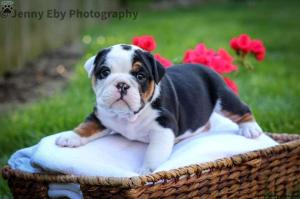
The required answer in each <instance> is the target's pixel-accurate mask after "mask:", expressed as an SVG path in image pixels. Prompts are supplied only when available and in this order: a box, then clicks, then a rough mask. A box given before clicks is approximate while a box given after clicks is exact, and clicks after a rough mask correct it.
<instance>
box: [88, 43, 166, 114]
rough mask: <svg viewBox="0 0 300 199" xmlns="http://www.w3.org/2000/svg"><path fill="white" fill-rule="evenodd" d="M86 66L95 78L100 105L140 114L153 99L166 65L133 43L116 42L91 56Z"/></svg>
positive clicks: (111, 109)
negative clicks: (116, 43) (163, 65)
mask: <svg viewBox="0 0 300 199" xmlns="http://www.w3.org/2000/svg"><path fill="white" fill-rule="evenodd" d="M85 68H86V70H87V71H88V73H89V76H90V77H91V78H92V85H93V89H94V92H95V94H96V101H97V106H99V107H102V108H105V109H107V110H110V111H112V112H114V113H117V114H124V113H125V114H126V113H129V114H137V113H138V112H139V111H141V110H142V109H143V107H144V106H145V105H146V104H147V103H149V102H151V100H152V97H153V94H154V92H155V89H156V86H157V84H158V82H159V81H160V79H161V78H162V77H163V75H164V72H165V71H164V68H163V67H162V66H161V65H160V64H159V63H158V62H157V61H155V59H154V58H153V56H152V55H151V54H150V53H148V52H145V51H143V50H142V49H140V48H138V47H137V46H133V45H124V44H120V45H115V46H112V47H110V48H106V49H104V50H102V51H100V52H99V53H98V54H97V55H96V56H95V57H92V58H90V59H89V60H88V61H87V62H86V64H85Z"/></svg>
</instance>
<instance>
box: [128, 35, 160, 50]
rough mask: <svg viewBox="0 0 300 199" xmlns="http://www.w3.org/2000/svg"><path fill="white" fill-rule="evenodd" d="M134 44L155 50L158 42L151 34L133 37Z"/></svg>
mask: <svg viewBox="0 0 300 199" xmlns="http://www.w3.org/2000/svg"><path fill="white" fill-rule="evenodd" d="M132 44H134V45H136V46H139V47H140V48H142V49H144V50H146V51H149V52H151V51H153V50H154V49H155V48H156V42H155V40H154V38H153V37H152V36H151V35H143V36H140V37H133V39H132Z"/></svg>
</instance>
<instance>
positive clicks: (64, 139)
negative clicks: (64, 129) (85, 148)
mask: <svg viewBox="0 0 300 199" xmlns="http://www.w3.org/2000/svg"><path fill="white" fill-rule="evenodd" d="M85 143H86V142H85V139H84V138H82V137H80V136H79V135H78V134H77V133H74V132H72V133H68V134H62V135H60V136H59V137H58V138H56V141H55V144H56V145H57V146H61V147H78V146H81V145H84V144H85Z"/></svg>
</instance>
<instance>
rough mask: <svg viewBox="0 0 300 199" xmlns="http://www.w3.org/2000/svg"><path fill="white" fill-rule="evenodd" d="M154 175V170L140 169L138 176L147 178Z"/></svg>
mask: <svg viewBox="0 0 300 199" xmlns="http://www.w3.org/2000/svg"><path fill="white" fill-rule="evenodd" d="M151 173H152V170H151V169H150V168H148V167H142V168H140V169H139V171H138V174H139V175H140V176H145V175H149V174H151Z"/></svg>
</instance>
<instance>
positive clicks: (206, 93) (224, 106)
mask: <svg viewBox="0 0 300 199" xmlns="http://www.w3.org/2000/svg"><path fill="white" fill-rule="evenodd" d="M85 69H86V71H87V73H88V75H89V77H90V78H91V81H92V87H93V90H94V92H95V95H96V105H95V107H94V111H93V112H92V113H91V114H90V115H89V116H88V117H87V118H86V120H85V121H84V122H83V123H81V124H80V125H79V126H78V127H76V128H75V129H74V134H68V135H62V136H60V137H58V138H57V140H56V144H57V145H59V146H63V147H78V146H81V145H84V144H86V143H88V142H90V141H92V140H95V139H97V138H100V137H103V136H105V135H109V134H114V133H119V134H121V135H123V136H124V137H126V138H127V139H129V140H137V141H141V142H145V143H149V145H148V148H147V150H146V154H145V158H144V162H143V165H142V167H141V169H140V171H139V173H140V174H141V175H143V174H148V173H150V172H152V171H154V170H155V169H156V168H157V167H158V166H159V165H160V164H162V163H163V162H164V161H166V160H167V159H168V158H169V156H170V154H171V152H172V147H173V145H174V143H176V142H177V141H179V140H181V139H183V138H186V137H188V136H191V135H195V134H197V133H199V132H202V131H204V130H207V129H208V127H209V118H210V116H211V114H212V113H213V112H214V111H215V112H218V113H220V114H222V115H224V116H225V117H228V118H229V119H231V120H232V121H233V122H235V123H237V124H238V125H239V127H240V129H239V132H238V133H239V134H240V135H243V136H246V137H247V138H256V137H258V136H259V135H260V134H261V132H262V130H261V128H260V127H259V125H258V124H257V123H256V121H255V119H254V117H253V115H252V114H251V111H250V109H249V108H248V106H247V105H246V104H244V103H243V102H241V100H240V99H239V98H238V96H236V95H235V94H234V93H233V92H232V91H231V90H230V89H229V88H228V87H227V86H226V85H225V83H224V81H223V79H222V78H221V77H220V76H219V75H218V74H217V73H215V72H214V71H213V70H211V69H209V68H208V67H205V66H201V65H196V64H179V65H174V66H172V67H170V68H168V69H164V67H163V66H162V65H161V64H160V63H159V62H158V61H156V60H155V59H154V57H153V56H152V55H151V54H150V53H149V52H147V51H144V50H142V49H141V48H139V47H137V46H134V45H125V44H119V45H114V46H112V47H109V48H105V49H103V50H101V51H100V52H99V53H98V54H97V55H96V56H94V57H91V58H90V59H89V60H88V61H87V62H86V63H85Z"/></svg>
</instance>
